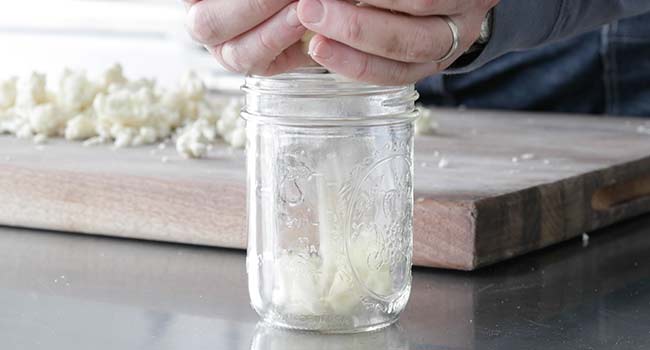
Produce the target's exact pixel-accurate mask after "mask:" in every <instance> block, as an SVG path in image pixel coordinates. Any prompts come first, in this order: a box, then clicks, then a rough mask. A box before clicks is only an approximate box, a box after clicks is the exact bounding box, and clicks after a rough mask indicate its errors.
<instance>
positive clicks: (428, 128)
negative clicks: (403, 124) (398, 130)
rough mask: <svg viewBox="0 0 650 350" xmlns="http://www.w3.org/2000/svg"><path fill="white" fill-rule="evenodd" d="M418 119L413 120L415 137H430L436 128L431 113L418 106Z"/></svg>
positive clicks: (427, 109)
mask: <svg viewBox="0 0 650 350" xmlns="http://www.w3.org/2000/svg"><path fill="white" fill-rule="evenodd" d="M418 110H419V111H420V117H419V118H418V119H416V120H415V133H416V134H417V135H430V134H433V133H434V132H435V130H436V129H437V128H438V124H437V123H436V122H435V121H434V120H433V111H431V109H429V108H426V107H424V106H422V105H419V106H418Z"/></svg>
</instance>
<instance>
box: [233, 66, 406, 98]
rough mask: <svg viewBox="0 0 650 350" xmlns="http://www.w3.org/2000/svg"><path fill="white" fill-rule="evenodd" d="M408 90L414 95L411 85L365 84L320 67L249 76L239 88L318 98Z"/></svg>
mask: <svg viewBox="0 0 650 350" xmlns="http://www.w3.org/2000/svg"><path fill="white" fill-rule="evenodd" d="M410 89H412V90H414V93H415V94H417V92H415V89H414V85H413V84H407V85H374V84H367V83H363V82H359V81H355V80H351V79H348V78H346V77H344V76H342V75H339V74H336V73H332V72H330V71H329V70H327V69H326V68H324V67H322V66H309V67H302V68H298V69H296V70H294V71H290V72H287V73H282V74H278V75H274V76H257V75H250V76H247V77H246V80H245V84H244V85H243V86H242V91H244V92H245V93H259V94H265V95H280V96H293V97H318V98H327V97H332V98H334V97H340V96H368V95H378V94H391V93H399V92H405V91H408V90H410ZM416 99H417V97H416Z"/></svg>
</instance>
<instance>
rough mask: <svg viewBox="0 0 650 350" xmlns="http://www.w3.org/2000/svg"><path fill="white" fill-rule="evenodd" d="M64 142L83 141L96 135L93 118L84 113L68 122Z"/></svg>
mask: <svg viewBox="0 0 650 350" xmlns="http://www.w3.org/2000/svg"><path fill="white" fill-rule="evenodd" d="M64 135H65V139H66V140H85V139H88V138H91V137H93V136H96V135H97V131H96V121H95V118H93V117H91V116H89V115H88V114H86V113H82V114H78V115H77V116H75V117H74V118H72V119H70V120H68V123H67V124H66V126H65V132H64Z"/></svg>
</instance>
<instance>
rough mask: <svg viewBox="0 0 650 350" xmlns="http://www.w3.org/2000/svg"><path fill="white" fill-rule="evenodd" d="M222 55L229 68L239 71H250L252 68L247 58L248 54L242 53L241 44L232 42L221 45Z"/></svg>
mask: <svg viewBox="0 0 650 350" xmlns="http://www.w3.org/2000/svg"><path fill="white" fill-rule="evenodd" d="M220 56H221V59H222V60H223V62H224V63H225V65H226V66H227V68H230V70H232V71H235V72H237V73H248V72H249V71H250V69H251V68H252V66H251V64H250V62H248V61H247V59H246V57H247V56H246V55H242V52H241V50H240V48H239V46H237V45H233V44H231V43H230V42H227V43H225V44H223V45H222V46H221V53H220Z"/></svg>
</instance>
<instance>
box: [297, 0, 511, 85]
mask: <svg viewBox="0 0 650 350" xmlns="http://www.w3.org/2000/svg"><path fill="white" fill-rule="evenodd" d="M498 1H499V0H364V1H363V3H364V5H362V6H355V5H353V4H350V3H347V2H345V1H339V0H300V1H299V3H298V18H299V19H300V21H301V22H302V24H303V25H304V26H305V27H306V28H307V29H309V30H311V31H313V32H315V33H317V35H315V36H314V37H313V38H312V40H311V42H310V43H309V53H310V55H311V57H312V59H313V60H315V61H316V62H318V63H319V64H321V65H322V66H324V67H326V68H328V69H329V70H331V71H334V72H336V73H338V74H341V75H343V76H346V77H348V78H351V79H355V80H359V81H363V82H367V83H372V84H380V85H400V84H408V83H414V82H416V81H417V80H419V79H422V78H424V77H427V76H429V75H431V74H434V73H438V72H440V71H442V70H444V69H445V68H447V67H448V66H449V65H451V64H452V63H453V62H454V60H456V59H457V58H458V57H459V56H461V55H462V54H463V53H464V52H465V51H466V50H467V49H468V48H469V47H470V46H471V45H472V44H473V43H474V42H475V41H476V39H477V38H478V36H479V33H480V30H481V24H482V22H483V19H484V18H485V16H486V14H487V12H488V11H489V10H490V9H491V8H492V7H494V6H495V5H496V4H497V3H498ZM367 5H370V6H367ZM442 16H449V18H450V19H451V20H452V21H453V22H454V23H455V24H456V26H457V27H458V31H459V39H460V42H459V46H458V49H457V50H456V51H455V54H454V55H453V56H452V57H450V58H449V59H447V60H445V61H443V62H434V61H435V60H438V59H440V58H442V57H444V56H445V54H447V53H448V52H449V50H450V48H451V46H452V44H453V39H452V33H451V30H450V28H449V26H448V25H447V23H446V22H445V20H444V18H443V17H442Z"/></svg>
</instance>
